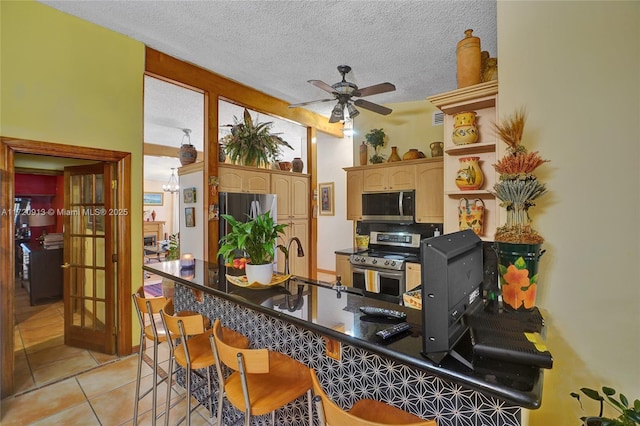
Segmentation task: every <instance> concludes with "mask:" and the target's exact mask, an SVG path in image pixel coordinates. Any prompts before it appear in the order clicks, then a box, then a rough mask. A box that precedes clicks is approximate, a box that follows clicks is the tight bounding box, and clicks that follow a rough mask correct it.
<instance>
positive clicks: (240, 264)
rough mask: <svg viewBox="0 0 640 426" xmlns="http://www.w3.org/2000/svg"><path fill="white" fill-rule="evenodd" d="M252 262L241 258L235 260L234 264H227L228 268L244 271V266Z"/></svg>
mask: <svg viewBox="0 0 640 426" xmlns="http://www.w3.org/2000/svg"><path fill="white" fill-rule="evenodd" d="M250 261H251V259H247V258H244V257H239V258H236V259H233V264H231V263H227V264H226V266H233V267H234V268H236V269H244V265H246V264H247V263H249V262H250Z"/></svg>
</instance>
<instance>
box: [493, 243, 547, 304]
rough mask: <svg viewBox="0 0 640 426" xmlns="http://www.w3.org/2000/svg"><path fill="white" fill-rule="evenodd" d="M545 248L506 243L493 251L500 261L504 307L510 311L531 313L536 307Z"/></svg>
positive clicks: (494, 246) (536, 245) (496, 245)
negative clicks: (540, 266) (539, 272)
mask: <svg viewBox="0 0 640 426" xmlns="http://www.w3.org/2000/svg"><path fill="white" fill-rule="evenodd" d="M541 246H542V244H521V243H503V242H498V241H496V242H495V243H494V245H493V249H494V250H495V252H496V255H497V257H498V273H499V275H500V292H501V293H502V305H503V307H504V309H505V310H507V311H517V312H520V311H522V312H528V311H531V310H533V309H534V308H535V306H536V293H537V290H538V264H539V262H540V257H542V255H543V254H544V252H545V250H542V249H541Z"/></svg>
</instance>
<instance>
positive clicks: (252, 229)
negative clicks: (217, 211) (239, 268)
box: [218, 212, 287, 284]
mask: <svg viewBox="0 0 640 426" xmlns="http://www.w3.org/2000/svg"><path fill="white" fill-rule="evenodd" d="M221 216H222V218H223V219H224V220H226V221H227V224H228V225H229V226H230V227H231V230H230V231H229V232H228V233H227V234H226V235H225V236H224V237H222V238H221V239H220V249H219V250H218V256H220V255H221V256H222V257H223V258H224V261H225V263H226V264H228V265H232V264H234V260H235V259H236V258H242V257H244V258H247V261H246V265H245V269H246V272H247V281H248V282H249V283H253V282H258V283H261V284H269V283H271V278H272V275H273V261H274V259H275V254H276V247H277V248H279V249H280V250H282V252H283V253H286V248H285V247H284V246H282V245H277V240H278V237H279V236H281V235H284V228H286V226H287V225H285V224H276V223H275V222H274V220H273V218H272V217H271V213H270V212H266V213H263V214H261V215H258V216H256V218H255V219H251V220H248V221H247V222H241V221H239V220H237V219H236V218H234V217H233V216H231V215H227V214H223V215H221ZM236 263H237V262H236Z"/></svg>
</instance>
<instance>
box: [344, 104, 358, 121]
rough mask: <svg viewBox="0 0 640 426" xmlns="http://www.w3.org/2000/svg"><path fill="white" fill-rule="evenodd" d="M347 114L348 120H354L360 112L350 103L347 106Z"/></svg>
mask: <svg viewBox="0 0 640 426" xmlns="http://www.w3.org/2000/svg"><path fill="white" fill-rule="evenodd" d="M347 112H348V113H349V118H354V117H356V116H357V115H358V114H360V111H358V109H357V108H356V107H355V106H354V105H353V104H352V103H348V104H347Z"/></svg>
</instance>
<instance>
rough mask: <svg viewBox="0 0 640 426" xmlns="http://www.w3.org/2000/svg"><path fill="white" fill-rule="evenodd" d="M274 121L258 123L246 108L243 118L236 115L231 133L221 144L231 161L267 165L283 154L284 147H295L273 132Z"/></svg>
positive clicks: (260, 165)
mask: <svg viewBox="0 0 640 426" xmlns="http://www.w3.org/2000/svg"><path fill="white" fill-rule="evenodd" d="M272 125H273V122H271V121H269V122H264V123H258V122H257V121H254V120H253V119H252V118H251V114H249V111H247V109H246V108H245V110H244V116H243V119H242V120H240V119H238V118H237V117H234V124H233V126H232V127H231V134H229V135H227V136H225V137H223V138H222V139H221V140H220V144H221V145H223V146H224V151H225V153H226V155H227V156H228V157H229V159H230V160H231V162H233V163H235V164H243V165H246V166H257V167H266V166H268V165H269V163H271V162H272V161H275V160H276V159H277V158H279V157H280V156H281V155H282V150H281V149H282V147H287V148H289V149H293V147H292V146H291V145H289V143H287V142H286V141H285V140H284V139H282V138H281V137H280V136H278V135H274V134H272V133H271V131H270V130H271V126H272Z"/></svg>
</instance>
